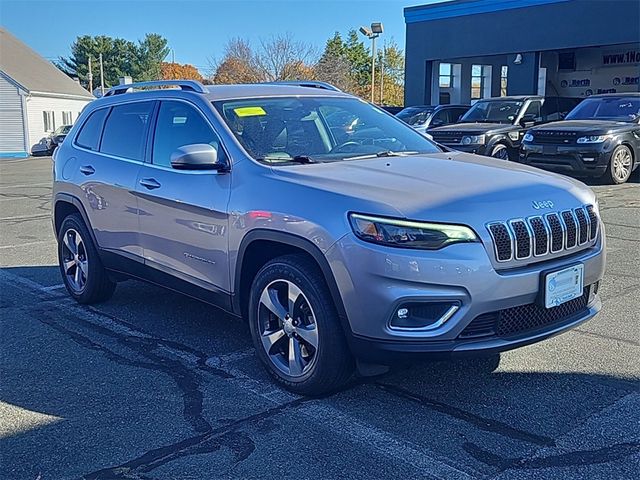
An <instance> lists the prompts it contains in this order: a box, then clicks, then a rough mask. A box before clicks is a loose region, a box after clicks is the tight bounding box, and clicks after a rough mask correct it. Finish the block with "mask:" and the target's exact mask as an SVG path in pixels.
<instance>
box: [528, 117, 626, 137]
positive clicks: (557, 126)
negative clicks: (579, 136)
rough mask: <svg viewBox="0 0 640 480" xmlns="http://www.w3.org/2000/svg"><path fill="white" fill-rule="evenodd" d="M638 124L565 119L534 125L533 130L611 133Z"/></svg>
mask: <svg viewBox="0 0 640 480" xmlns="http://www.w3.org/2000/svg"><path fill="white" fill-rule="evenodd" d="M634 128H637V125H634V124H632V123H628V122H612V121H602V120H563V121H561V122H551V123H546V124H544V125H541V126H539V127H534V128H532V129H531V131H534V132H540V131H547V132H577V133H585V134H586V133H593V134H596V133H597V134H601V133H609V132H623V131H627V130H633V129H634Z"/></svg>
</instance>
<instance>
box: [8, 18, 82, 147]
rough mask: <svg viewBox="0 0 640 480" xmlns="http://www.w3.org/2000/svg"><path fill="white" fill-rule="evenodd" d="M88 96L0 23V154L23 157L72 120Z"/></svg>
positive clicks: (75, 117)
mask: <svg viewBox="0 0 640 480" xmlns="http://www.w3.org/2000/svg"><path fill="white" fill-rule="evenodd" d="M93 99H94V97H93V95H91V94H90V93H89V92H88V91H87V90H85V89H84V88H82V87H81V86H80V84H79V83H77V82H76V81H74V80H73V79H71V78H69V77H68V76H67V75H65V74H64V73H62V72H61V71H60V70H59V69H58V68H57V67H56V66H54V65H53V64H52V63H51V62H49V61H47V60H45V59H44V58H42V57H41V56H40V55H38V54H37V53H36V52H35V51H33V50H32V49H31V48H29V47H28V46H27V45H25V44H24V43H22V42H21V41H20V40H18V39H17V38H16V37H14V36H13V35H12V34H11V33H9V32H8V31H6V30H5V29H4V28H0V158H2V157H26V156H28V155H29V154H30V153H32V152H37V151H39V150H43V149H44V143H43V142H44V139H45V138H46V137H47V135H49V133H51V132H52V131H53V130H55V129H56V128H57V127H59V126H61V125H69V124H72V123H73V122H75V121H76V119H77V118H78V115H80V112H81V111H82V109H83V108H84V106H85V105H86V104H87V103H89V102H90V101H91V100H93Z"/></svg>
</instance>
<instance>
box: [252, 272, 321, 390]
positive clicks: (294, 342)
mask: <svg viewBox="0 0 640 480" xmlns="http://www.w3.org/2000/svg"><path fill="white" fill-rule="evenodd" d="M258 332H259V334H260V340H261V341H262V346H263V348H264V350H265V352H266V353H267V356H268V357H269V360H270V361H271V362H272V363H273V365H274V366H275V367H276V368H277V369H278V370H279V371H281V372H282V373H284V374H285V375H288V376H290V377H301V376H303V375H305V374H306V373H307V372H309V370H310V369H311V368H312V367H313V365H314V363H315V360H316V357H317V355H316V354H317V351H318V326H317V322H316V317H315V314H314V312H313V309H312V308H311V305H310V303H309V300H308V299H307V297H306V296H305V294H304V293H303V292H302V290H301V289H300V288H299V287H298V286H297V285H296V284H295V283H293V282H291V281H289V280H275V281H273V282H271V283H269V285H267V286H266V287H265V288H264V290H263V291H262V294H261V295H260V303H259V305H258Z"/></svg>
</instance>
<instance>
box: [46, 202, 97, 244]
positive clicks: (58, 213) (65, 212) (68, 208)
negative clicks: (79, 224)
mask: <svg viewBox="0 0 640 480" xmlns="http://www.w3.org/2000/svg"><path fill="white" fill-rule="evenodd" d="M73 213H78V214H80V216H81V217H82V221H83V222H84V224H85V226H86V227H87V230H89V235H91V240H93V244H94V245H95V246H96V248H98V247H99V246H98V242H97V240H96V236H95V234H94V232H93V229H92V228H91V223H90V222H89V216H88V215H87V212H86V210H85V209H84V205H82V202H81V201H80V199H79V198H77V197H75V196H73V195H69V194H68V193H57V194H56V196H55V200H54V203H53V229H54V232H55V235H56V238H58V234H59V233H60V227H61V226H62V222H63V221H64V219H65V218H66V217H67V216H69V215H71V214H73ZM98 251H99V248H98Z"/></svg>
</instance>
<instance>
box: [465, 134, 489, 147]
mask: <svg viewBox="0 0 640 480" xmlns="http://www.w3.org/2000/svg"><path fill="white" fill-rule="evenodd" d="M462 144H463V145H484V135H466V136H464V137H462Z"/></svg>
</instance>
